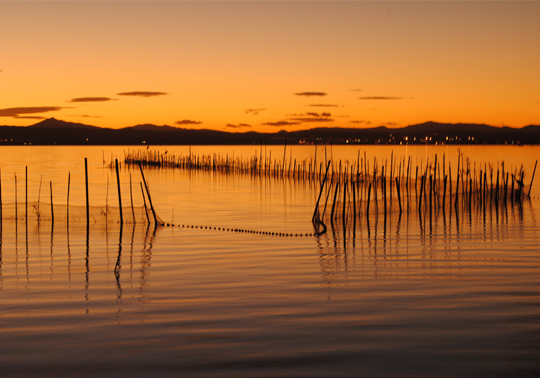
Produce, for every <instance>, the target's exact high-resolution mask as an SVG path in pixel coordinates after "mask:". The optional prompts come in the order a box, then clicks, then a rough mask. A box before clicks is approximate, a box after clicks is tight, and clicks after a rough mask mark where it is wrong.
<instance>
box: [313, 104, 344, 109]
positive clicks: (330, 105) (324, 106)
mask: <svg viewBox="0 0 540 378" xmlns="http://www.w3.org/2000/svg"><path fill="white" fill-rule="evenodd" d="M308 106H310V107H312V108H338V106H337V105H334V104H311V105H308Z"/></svg>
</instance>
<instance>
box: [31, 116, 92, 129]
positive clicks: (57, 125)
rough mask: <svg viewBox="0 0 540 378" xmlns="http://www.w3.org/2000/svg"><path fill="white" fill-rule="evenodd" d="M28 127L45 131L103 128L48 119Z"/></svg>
mask: <svg viewBox="0 0 540 378" xmlns="http://www.w3.org/2000/svg"><path fill="white" fill-rule="evenodd" d="M28 127H31V128H38V127H40V128H45V129H101V127H97V126H90V125H85V124H83V123H73V122H66V121H61V120H59V119H56V118H48V119H46V120H43V121H41V122H38V123H36V124H34V125H31V126H28Z"/></svg>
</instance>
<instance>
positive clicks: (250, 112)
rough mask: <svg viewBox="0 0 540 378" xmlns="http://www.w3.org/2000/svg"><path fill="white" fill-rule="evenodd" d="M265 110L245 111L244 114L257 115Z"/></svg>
mask: <svg viewBox="0 0 540 378" xmlns="http://www.w3.org/2000/svg"><path fill="white" fill-rule="evenodd" d="M265 110H266V109H264V108H261V109H246V110H245V112H246V114H251V115H257V114H259V113H260V112H263V111H265Z"/></svg>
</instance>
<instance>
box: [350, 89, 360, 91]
mask: <svg viewBox="0 0 540 378" xmlns="http://www.w3.org/2000/svg"><path fill="white" fill-rule="evenodd" d="M351 92H362V89H351Z"/></svg>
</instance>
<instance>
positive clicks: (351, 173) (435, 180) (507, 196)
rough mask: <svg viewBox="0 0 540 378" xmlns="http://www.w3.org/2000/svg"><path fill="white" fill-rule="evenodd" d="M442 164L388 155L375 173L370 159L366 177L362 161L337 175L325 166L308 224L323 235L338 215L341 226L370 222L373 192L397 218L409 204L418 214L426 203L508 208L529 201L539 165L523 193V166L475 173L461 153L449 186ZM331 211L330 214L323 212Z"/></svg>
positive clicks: (501, 166)
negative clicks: (359, 220) (418, 163)
mask: <svg viewBox="0 0 540 378" xmlns="http://www.w3.org/2000/svg"><path fill="white" fill-rule="evenodd" d="M445 160H446V159H445V156H444V155H443V160H442V169H441V162H440V161H438V159H437V155H435V160H434V161H433V162H429V160H428V161H427V162H426V165H425V166H423V165H422V166H416V167H415V168H413V167H412V164H411V158H410V157H409V158H408V159H405V158H403V159H402V160H399V161H397V160H396V159H394V157H393V153H392V156H391V159H390V164H387V162H385V164H383V165H382V166H381V167H380V168H379V166H378V163H377V160H376V159H375V160H374V163H373V170H372V171H371V172H370V171H369V168H368V166H367V161H366V165H365V166H364V169H363V170H360V165H356V166H354V165H353V166H352V167H345V169H344V171H343V172H342V170H341V162H340V168H339V170H337V171H335V170H333V169H332V171H331V173H329V172H330V168H331V164H330V162H328V164H327V166H326V172H325V174H324V178H323V180H322V181H321V188H320V192H319V196H318V199H317V203H316V205H315V210H314V213H313V217H312V222H313V223H314V226H315V228H316V229H320V230H321V231H320V232H324V231H325V230H326V226H325V225H324V222H325V221H327V222H328V221H329V222H330V223H333V222H334V221H335V220H336V219H337V218H339V217H340V215H341V218H342V219H343V223H344V224H345V222H346V218H347V216H348V214H349V213H350V214H352V216H353V219H354V220H356V219H357V218H359V217H360V216H361V215H362V213H364V214H366V216H367V217H369V213H370V203H371V202H372V200H371V196H372V193H373V197H374V198H373V203H374V204H375V206H378V202H379V200H381V201H382V202H383V205H382V208H383V209H382V210H383V212H384V213H385V214H386V212H387V211H388V210H389V209H390V208H391V206H392V204H393V203H394V200H395V199H396V198H397V202H398V203H397V207H398V209H399V213H400V214H401V213H402V211H403V206H405V205H406V206H407V210H409V209H410V207H411V203H412V201H413V199H414V201H415V203H414V206H415V207H417V208H418V210H419V211H421V209H422V206H424V207H425V206H428V204H429V208H430V209H431V208H432V207H433V206H436V207H437V208H440V207H442V208H443V209H444V208H445V207H446V206H450V205H451V204H452V202H453V205H454V206H455V208H456V210H457V209H458V207H459V205H460V204H461V205H462V206H464V207H466V208H468V209H469V211H472V207H473V204H474V205H483V206H485V205H486V204H488V203H494V204H495V205H498V204H499V203H501V202H506V201H508V200H510V201H511V202H512V203H513V202H514V201H522V199H523V198H524V197H530V193H531V188H532V184H533V180H534V174H535V172H536V166H537V163H538V161H537V162H536V163H535V166H534V171H533V174H532V177H531V182H530V185H529V188H528V191H527V192H526V193H525V185H524V178H525V172H524V171H523V166H521V168H520V169H514V171H513V172H510V171H508V170H506V168H505V165H504V162H502V163H500V164H499V163H498V164H497V167H496V169H495V168H494V167H493V165H491V164H490V165H488V164H484V165H483V166H478V168H477V167H476V164H473V163H471V162H470V160H469V159H464V158H463V155H462V154H461V153H460V154H459V155H458V161H457V169H456V171H455V172H457V177H456V179H455V181H452V169H451V163H450V162H449V161H448V162H446V161H445ZM447 163H448V166H447ZM388 184H389V185H388ZM394 184H395V185H394ZM394 188H395V189H394ZM413 191H414V193H413ZM332 197H333V198H332ZM447 199H448V200H447ZM388 202H390V205H389V204H388ZM330 207H331V210H330V211H328V212H327V209H330ZM377 210H378V209H377ZM328 213H329V214H328ZM340 213H341V214H340Z"/></svg>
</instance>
